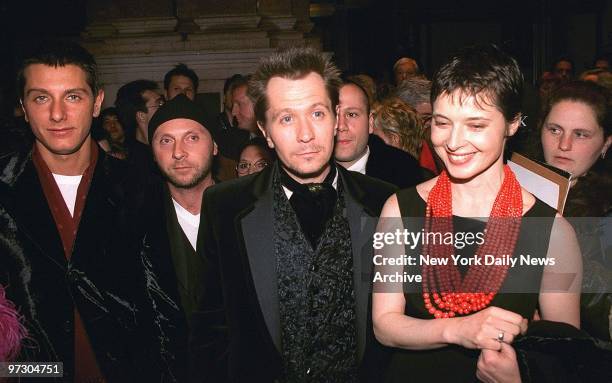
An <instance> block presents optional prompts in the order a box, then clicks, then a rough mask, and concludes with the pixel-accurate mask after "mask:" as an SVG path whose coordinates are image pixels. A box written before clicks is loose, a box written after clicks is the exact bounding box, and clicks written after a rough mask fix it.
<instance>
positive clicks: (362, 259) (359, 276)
mask: <svg viewBox="0 0 612 383" xmlns="http://www.w3.org/2000/svg"><path fill="white" fill-rule="evenodd" d="M338 169H340V170H339V171H340V176H341V179H342V185H343V186H344V187H345V190H346V191H347V193H346V199H345V201H346V210H347V219H348V222H349V227H350V230H351V246H352V248H353V284H354V287H355V306H356V310H355V315H356V318H357V323H356V325H357V357H358V360H361V358H362V357H363V355H364V352H365V347H366V326H367V323H368V317H367V316H368V312H369V310H368V306H369V300H370V299H369V297H370V290H371V289H370V274H371V270H372V260H371V258H372V249H371V246H370V244H369V243H370V237H371V235H372V233H373V232H374V229H375V227H376V222H375V221H376V220H375V219H374V218H372V214H371V212H370V211H369V210H370V209H369V208H368V207H367V206H365V207H364V205H363V199H364V193H363V190H362V189H361V188H360V187H359V185H358V184H357V183H356V182H354V180H353V179H352V178H351V177H350V175H349V174H348V172H347V171H345V170H344V169H343V168H342V167H341V166H338Z"/></svg>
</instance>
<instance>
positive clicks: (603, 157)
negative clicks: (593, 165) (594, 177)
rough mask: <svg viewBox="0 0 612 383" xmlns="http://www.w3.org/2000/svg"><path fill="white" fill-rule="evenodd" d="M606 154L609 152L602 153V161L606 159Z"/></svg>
mask: <svg viewBox="0 0 612 383" xmlns="http://www.w3.org/2000/svg"><path fill="white" fill-rule="evenodd" d="M606 152H607V150H606V151H604V152H601V159H602V160H603V159H605V158H606Z"/></svg>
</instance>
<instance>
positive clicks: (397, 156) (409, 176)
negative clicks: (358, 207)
mask: <svg viewBox="0 0 612 383" xmlns="http://www.w3.org/2000/svg"><path fill="white" fill-rule="evenodd" d="M368 146H369V148H370V156H369V157H368V163H367V164H366V175H368V176H370V177H374V178H378V179H381V180H383V181H386V182H389V183H391V184H393V185H395V186H397V187H398V188H400V189H405V188H408V187H411V186H414V185H417V184H420V183H421V182H423V181H425V180H427V179H429V178H431V176H433V175H432V174H430V172H429V171H427V170H426V169H423V168H422V167H421V166H420V165H419V161H417V160H416V159H415V158H414V157H412V156H411V155H410V154H408V153H406V152H404V151H403V150H400V149H397V148H394V147H393V146H389V145H387V144H385V142H384V141H383V140H381V139H380V138H379V137H378V136H376V135H373V134H371V135H370V138H369V139H368Z"/></svg>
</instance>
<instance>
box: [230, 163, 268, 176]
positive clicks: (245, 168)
mask: <svg viewBox="0 0 612 383" xmlns="http://www.w3.org/2000/svg"><path fill="white" fill-rule="evenodd" d="M269 164H270V163H269V162H268V161H266V160H259V161H257V162H255V163H254V164H252V163H250V162H246V161H244V162H239V163H238V165H236V171H237V172H238V174H246V173H248V172H249V170H251V166H252V167H253V169H255V171H257V172H259V171H261V170H262V169H263V168H265V167H266V166H268V165H269Z"/></svg>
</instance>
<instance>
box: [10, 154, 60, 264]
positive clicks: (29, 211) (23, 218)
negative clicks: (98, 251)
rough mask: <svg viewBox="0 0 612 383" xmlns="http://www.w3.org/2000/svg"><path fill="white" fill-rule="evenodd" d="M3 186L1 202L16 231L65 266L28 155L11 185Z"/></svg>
mask: <svg viewBox="0 0 612 383" xmlns="http://www.w3.org/2000/svg"><path fill="white" fill-rule="evenodd" d="M7 189H8V190H7V194H4V193H1V194H3V195H4V197H3V198H2V199H3V200H2V201H1V203H2V204H3V205H4V206H5V208H6V209H7V211H8V212H9V214H11V215H12V216H13V218H14V219H15V221H16V222H17V226H18V227H19V231H20V232H22V233H23V234H24V235H25V236H26V237H27V239H28V241H29V242H30V243H31V244H33V245H35V246H36V247H37V248H38V249H39V250H40V252H39V253H40V254H41V256H45V257H48V258H51V259H52V261H53V263H55V264H56V265H57V266H58V267H59V268H61V269H63V270H65V269H66V257H65V256H64V249H63V246H62V241H61V238H60V236H59V232H58V231H57V227H56V226H55V221H54V220H53V216H52V215H51V210H50V209H49V205H48V204H47V199H46V197H45V194H44V193H43V190H42V186H41V184H40V181H39V179H38V174H37V173H36V169H35V168H34V164H33V163H32V161H31V159H30V158H28V160H27V163H26V164H25V167H24V169H23V172H22V173H21V174H19V176H18V177H17V178H16V179H15V182H14V184H13V186H12V187H8V188H7Z"/></svg>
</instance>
